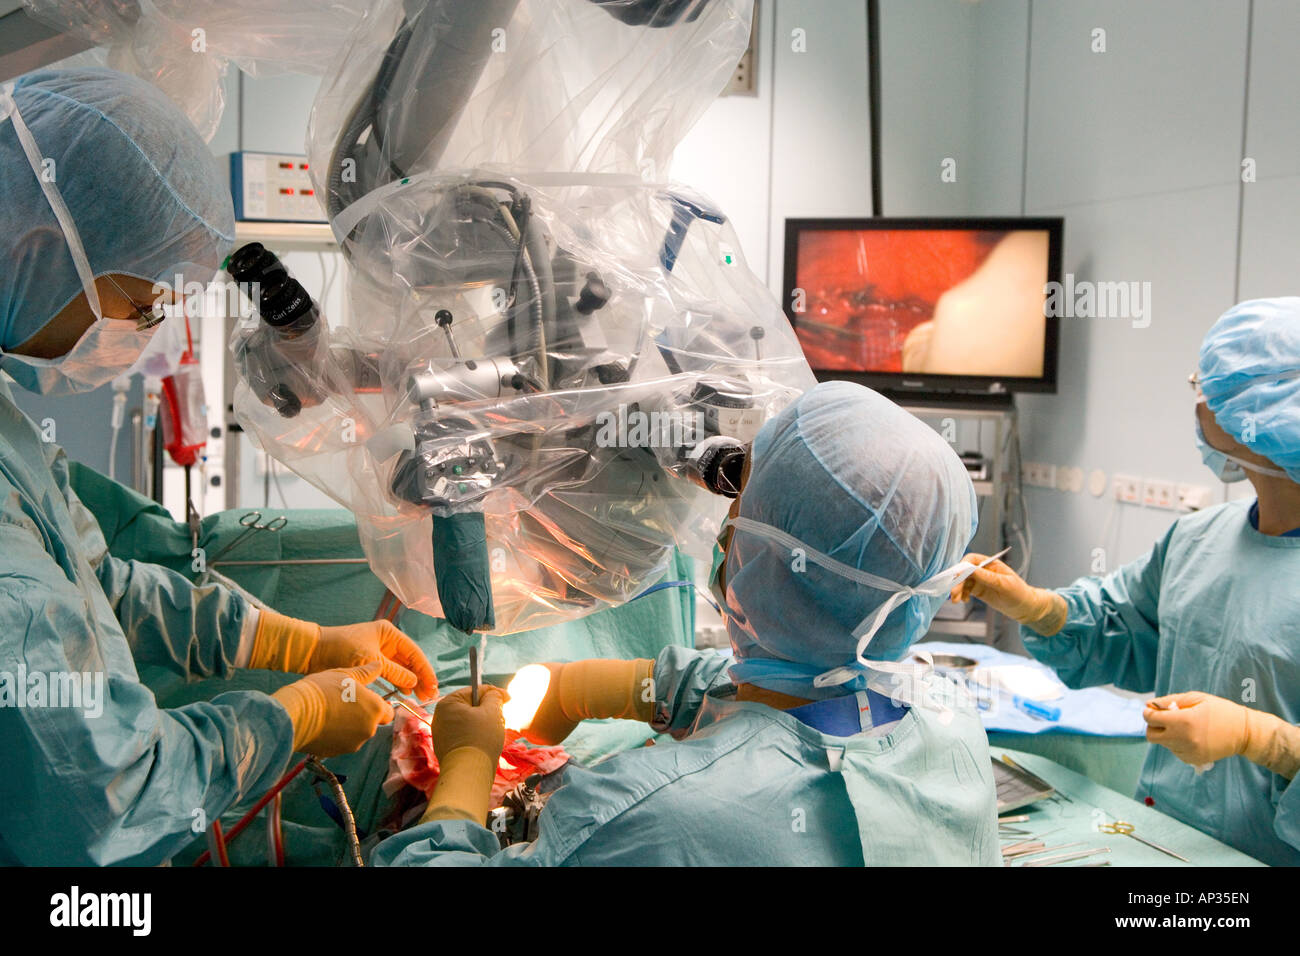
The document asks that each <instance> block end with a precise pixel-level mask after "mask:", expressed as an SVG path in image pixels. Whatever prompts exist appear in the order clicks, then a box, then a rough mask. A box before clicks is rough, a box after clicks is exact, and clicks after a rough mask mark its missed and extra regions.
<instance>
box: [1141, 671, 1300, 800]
mask: <svg viewBox="0 0 1300 956" xmlns="http://www.w3.org/2000/svg"><path fill="white" fill-rule="evenodd" d="M1171 704H1176V705H1177V707H1176V708H1171V706H1170V705H1171ZM1152 705H1154V706H1152ZM1142 716H1143V718H1144V719H1145V720H1146V722H1147V740H1149V741H1151V743H1153V744H1160V745H1161V746H1162V747H1166V748H1168V749H1169V751H1170V752H1171V753H1172V754H1173V755H1174V756H1175V757H1177V758H1178V759H1179V760H1181V761H1183V762H1184V763H1189V764H1191V765H1192V766H1196V767H1199V766H1203V765H1205V764H1211V763H1214V762H1215V761H1216V760H1222V759H1224V758H1225V757H1234V756H1238V755H1240V756H1243V757H1245V758H1246V759H1247V760H1249V761H1251V762H1252V763H1257V764H1259V765H1260V766H1262V767H1266V768H1267V769H1269V770H1271V771H1272V772H1273V773H1277V774H1281V775H1282V776H1284V777H1286V778H1287V779H1290V778H1292V777H1294V776H1295V774H1296V771H1297V769H1300V747H1298V746H1297V741H1298V740H1300V730H1298V729H1297V728H1295V727H1293V726H1292V725H1291V724H1288V723H1287V722H1286V721H1284V720H1282V719H1281V718H1280V717H1277V716H1275V715H1273V714H1267V713H1265V712H1264V711H1262V710H1255V709H1254V708H1252V707H1245V706H1243V705H1241V704H1237V703H1234V702H1233V701H1230V700H1225V699H1224V698H1222V697H1215V696H1214V695H1212V694H1205V693H1202V692H1200V691H1191V692H1188V693H1184V694H1170V695H1168V696H1166V697H1158V698H1156V699H1155V700H1154V701H1152V702H1151V704H1149V705H1148V706H1147V708H1146V710H1144V711H1143V712H1142Z"/></svg>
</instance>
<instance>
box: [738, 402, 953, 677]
mask: <svg viewBox="0 0 1300 956" xmlns="http://www.w3.org/2000/svg"><path fill="white" fill-rule="evenodd" d="M739 513H740V516H741V517H744V518H751V519H753V520H754V521H760V522H763V523H764V524H767V525H771V526H773V527H775V528H777V529H779V530H781V531H784V532H785V533H787V534H789V535H791V536H793V537H795V538H797V539H799V541H800V542H802V543H803V544H804V545H806V546H807V547H808V548H813V549H816V550H818V551H820V552H822V553H823V554H825V555H828V556H829V557H831V558H834V559H835V560H836V561H839V562H841V563H842V564H847V565H849V566H850V567H851V568H855V569H857V570H859V571H865V572H867V573H869V574H873V575H876V576H877V577H882V578H887V579H889V580H891V581H894V582H896V583H897V584H900V585H906V586H914V585H917V584H920V583H921V582H922V581H924V580H925V579H927V578H929V577H931V576H933V575H935V574H937V573H938V572H940V571H942V570H944V569H945V568H947V567H949V566H950V565H953V564H956V563H957V562H958V561H959V560H960V559H961V557H962V555H963V554H964V553H965V550H966V546H967V545H968V544H969V543H970V540H971V537H972V536H973V535H974V533H975V525H976V502H975V490H974V488H973V487H972V485H971V481H970V477H969V475H968V474H967V472H966V468H965V466H963V465H962V463H961V459H959V458H958V457H957V455H956V453H955V452H953V450H952V449H951V448H950V447H948V444H947V443H946V442H944V441H943V439H942V438H940V437H939V435H938V434H937V433H936V432H935V431H934V430H933V429H932V428H930V427H928V426H927V425H925V424H924V423H923V422H921V421H920V420H919V419H917V418H915V417H913V416H912V415H910V414H908V413H907V412H905V411H904V410H903V409H902V408H900V407H898V406H897V405H895V404H894V403H893V402H891V401H889V400H888V399H886V398H884V397H883V396H881V395H879V394H877V393H876V392H873V391H872V390H871V389H869V388H864V387H862V386H861V385H855V384H852V383H849V382H826V383H823V384H821V385H818V386H816V387H815V388H813V389H812V390H811V391H809V392H806V393H805V394H804V395H803V396H801V397H800V398H799V399H798V400H797V401H795V402H794V403H793V404H791V405H790V406H788V407H787V408H785V409H784V410H783V411H782V412H781V413H780V414H778V415H777V416H776V417H775V418H773V419H771V420H770V421H768V422H767V424H765V425H764V426H763V428H762V430H761V431H760V432H759V433H758V436H757V438H755V440H754V447H753V460H752V462H751V465H750V472H749V477H748V480H747V481H746V483H745V487H744V490H743V492H742V493H741V496H740V512H739ZM726 581H727V601H728V605H729V608H730V611H731V613H729V614H728V617H727V626H728V630H729V634H730V636H731V642H732V647H733V649H734V651H735V654H736V657H737V658H739V659H742V660H745V659H764V658H765V659H770V660H775V661H791V662H796V663H798V664H801V665H810V666H811V668H812V669H814V670H823V669H829V668H832V667H836V666H838V665H842V664H846V663H849V662H851V661H853V660H854V656H855V651H856V640H855V638H854V636H853V630H854V628H855V627H857V626H858V624H859V623H860V622H861V621H862V620H863V619H864V618H865V617H866V616H867V615H869V614H870V613H872V612H873V611H874V610H876V609H877V608H878V607H880V605H881V604H883V603H884V602H885V601H886V600H888V599H889V597H890V596H891V594H890V592H888V591H884V590H878V589H876V588H872V587H868V586H866V585H863V584H860V583H856V582H854V581H850V580H847V579H846V578H844V577H842V576H841V575H839V574H836V573H834V572H833V571H829V570H826V569H825V568H823V567H821V566H820V565H818V564H816V563H815V562H813V561H811V560H808V561H801V560H800V559H799V556H798V555H797V554H792V551H791V549H790V548H789V547H787V546H784V545H779V544H774V543H773V542H772V541H771V540H769V539H767V538H764V537H761V536H758V535H755V534H752V533H746V532H745V531H743V530H741V529H737V530H736V532H735V535H734V537H733V538H732V540H731V544H730V545H729V547H728V549H727V577H726ZM943 601H944V598H943V597H927V596H924V595H915V596H913V597H912V598H910V599H909V600H908V601H906V602H905V603H904V604H902V605H901V606H899V607H898V608H896V609H895V610H894V611H893V612H892V613H891V614H890V615H889V617H887V618H886V619H885V622H884V625H883V626H882V627H881V629H880V630H879V631H878V632H877V633H876V635H875V637H874V638H873V639H872V640H871V643H870V644H869V645H868V646H867V649H866V654H865V656H866V657H867V658H868V659H871V660H897V659H898V658H900V657H902V656H903V654H904V652H905V651H906V650H907V648H908V647H910V646H911V645H912V644H913V643H914V642H916V641H917V640H919V639H920V638H921V637H922V636H923V635H924V634H925V632H926V630H927V629H928V628H929V626H930V621H931V619H932V618H933V617H934V614H935V612H936V611H938V609H939V607H940V606H941V605H942V604H943ZM754 683H757V684H760V685H763V684H764V683H765V682H764V681H763V680H761V679H757V678H756V679H755V680H754ZM767 685H768V686H770V687H772V689H778V690H779V689H788V684H787V685H784V686H783V685H782V684H780V683H776V682H767Z"/></svg>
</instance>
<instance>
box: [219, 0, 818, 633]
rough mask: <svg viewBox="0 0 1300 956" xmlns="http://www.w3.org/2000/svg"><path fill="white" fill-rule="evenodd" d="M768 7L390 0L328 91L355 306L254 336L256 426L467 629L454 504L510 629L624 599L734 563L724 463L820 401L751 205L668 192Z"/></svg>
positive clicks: (248, 338) (381, 570)
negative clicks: (748, 236)
mask: <svg viewBox="0 0 1300 956" xmlns="http://www.w3.org/2000/svg"><path fill="white" fill-rule="evenodd" d="M412 11H414V12H412ZM751 12H752V11H751V5H750V2H749V0H671V2H668V3H645V2H632V0H619V2H617V3H600V2H593V0H484V2H482V3H476V4H465V3H455V2H451V0H434V2H431V3H428V4H409V5H406V6H403V5H402V4H399V3H396V2H387V3H380V4H377V5H376V6H375V7H374V8H373V9H372V10H371V11H370V16H369V17H368V18H367V20H366V21H365V22H364V23H363V24H362V26H361V27H360V28H359V29H358V31H357V32H356V34H355V35H354V37H353V39H352V41H351V42H350V44H349V46H348V48H347V50H346V52H345V54H344V56H343V58H342V60H341V62H340V64H339V65H338V68H337V71H336V72H334V73H333V74H332V75H331V77H330V78H328V79H327V81H326V82H325V84H324V85H323V86H322V90H321V93H320V95H319V97H318V99H317V102H316V105H315V108H314V110H313V118H312V123H311V133H310V136H309V146H310V158H311V170H312V175H313V176H314V177H315V179H316V182H317V184H318V188H319V190H320V192H321V193H322V195H324V196H325V197H326V198H327V206H328V208H329V213H330V220H331V225H332V227H333V229H334V232H335V235H336V236H337V237H338V239H339V241H340V243H341V245H342V248H343V250H344V252H345V255H346V257H347V261H348V265H349V268H350V269H351V273H352V281H351V283H350V289H351V310H350V315H349V316H348V318H347V319H346V321H342V322H340V321H334V322H333V323H332V324H331V322H330V321H329V320H327V319H325V318H316V317H315V316H314V314H306V315H304V316H302V317H301V318H298V319H293V320H291V321H290V320H285V324H281V325H275V324H274V323H273V322H268V321H266V315H267V309H266V308H265V307H263V309H262V316H261V318H259V317H258V316H257V315H256V314H254V315H253V318H252V320H251V321H248V322H244V323H242V324H241V325H240V327H239V328H238V329H237V330H236V333H235V336H234V338H233V340H232V350H233V353H234V357H235V361H236V365H237V367H238V369H239V371H240V376H241V381H240V383H239V385H238V387H237V390H236V395H235V409H236V414H237V415H238V417H239V419H240V421H241V422H242V423H243V424H244V426H245V428H246V429H247V430H248V431H249V432H250V433H251V435H252V436H253V437H254V440H255V442H257V443H258V444H259V445H260V446H261V447H262V448H264V449H265V450H266V451H267V452H268V453H269V454H271V455H272V456H274V457H275V458H277V459H278V460H280V461H282V462H284V463H285V464H286V465H288V467H290V468H291V469H292V470H293V471H295V472H296V473H297V474H299V475H301V476H303V477H304V478H306V479H307V480H309V481H311V482H312V483H313V484H314V485H316V486H317V487H319V488H321V489H322V490H323V491H325V492H326V493H327V494H330V495H331V496H333V497H334V498H335V499H336V500H338V501H339V502H340V503H342V504H343V505H345V506H346V507H348V508H350V509H351V510H352V511H353V512H355V513H356V515H357V524H358V530H359V533H360V536H361V540H362V543H363V545H364V547H365V550H366V554H367V556H368V557H369V559H370V560H371V563H372V565H373V567H374V569H375V572H376V573H377V574H378V575H379V576H380V577H381V578H382V579H383V580H384V581H385V582H386V583H387V584H388V585H389V586H390V587H391V588H392V589H393V591H394V593H395V594H396V595H397V596H398V597H399V598H400V599H401V600H402V601H403V602H404V603H406V604H407V605H408V606H411V607H413V608H416V609H417V610H421V611H424V612H426V613H429V614H433V615H435V616H452V617H454V615H446V614H444V613H443V610H444V609H443V606H442V604H441V602H440V600H439V597H438V591H437V587H436V582H437V574H436V572H437V568H436V566H435V559H434V555H435V553H436V552H435V547H436V546H435V544H434V543H433V539H434V537H435V535H436V532H435V530H434V527H433V522H432V517H433V516H438V517H440V518H446V517H455V516H463V515H481V516H482V520H483V522H484V524H485V527H486V536H487V555H488V563H489V565H490V570H491V591H492V599H493V605H494V609H495V614H494V618H495V624H494V626H493V627H492V628H491V630H492V631H493V632H494V633H513V632H517V631H521V630H527V629H532V628H536V627H541V626H544V625H550V624H556V623H560V622H562V621H565V620H570V619H572V618H575V617H577V616H579V615H582V614H586V613H589V612H591V611H594V610H597V609H599V608H602V607H606V606H610V605H615V604H619V603H622V602H624V601H626V600H628V599H629V598H631V597H633V596H635V595H636V594H637V593H639V592H640V591H641V590H643V589H644V587H645V586H647V585H648V584H650V583H652V582H653V581H654V580H656V579H657V578H658V577H659V576H660V575H661V574H662V572H663V571H664V569H665V568H666V567H667V564H668V561H669V558H670V555H671V549H672V548H673V546H674V545H676V546H679V547H681V548H682V549H683V550H685V551H686V552H687V553H689V554H693V555H696V556H699V557H702V558H703V557H707V556H708V554H709V551H710V548H711V545H712V542H713V539H714V536H715V535H716V533H717V530H718V521H719V520H720V518H721V516H722V515H723V514H724V513H725V511H726V508H727V503H728V502H727V499H726V498H723V497H721V496H719V495H717V494H714V493H712V492H710V491H708V490H705V487H704V485H705V484H708V482H699V483H697V481H698V479H699V476H700V473H701V471H702V470H704V471H707V470H708V468H707V467H706V463H708V462H716V460H717V459H716V458H711V457H710V456H712V455H714V453H715V452H717V451H718V449H721V448H733V449H734V448H738V447H743V445H744V444H745V443H746V442H748V441H750V440H752V438H753V436H754V434H755V433H756V432H757V430H758V428H759V427H760V426H761V425H762V423H763V422H764V421H766V420H767V419H768V418H770V417H771V416H772V415H774V414H775V413H776V412H777V411H778V410H779V409H781V408H782V407H784V406H785V405H787V404H788V403H789V402H790V401H792V400H793V399H794V398H795V397H796V396H797V395H798V394H799V393H801V392H802V391H803V390H805V389H806V388H808V387H810V386H811V385H812V384H813V377H812V374H811V372H810V371H809V369H808V366H807V363H806V362H805V360H804V359H803V356H802V353H801V351H800V349H799V346H798V343H797V341H796V339H795V337H794V334H793V332H792V330H791V329H790V326H789V323H788V322H787V321H786V320H785V318H784V316H783V315H782V313H781V310H780V308H779V306H778V304H777V302H776V300H775V299H774V298H773V296H772V294H771V293H770V291H768V289H767V288H766V287H765V286H764V285H763V283H762V282H761V281H760V280H759V279H758V277H756V276H755V275H754V274H753V273H752V272H750V270H749V269H748V267H747V266H746V265H745V263H744V259H743V257H742V256H741V254H740V249H739V243H738V241H737V239H736V236H735V233H734V231H733V230H732V228H731V225H730V223H729V222H728V221H727V219H726V216H725V215H724V214H723V212H722V211H721V210H719V209H717V208H715V207H714V206H713V205H712V203H711V202H710V201H709V200H708V199H707V198H706V197H703V196H700V195H698V194H696V193H694V192H692V191H691V190H690V189H689V188H687V187H685V186H682V185H679V184H675V183H672V182H671V181H669V180H668V179H667V172H668V163H669V159H670V157H671V153H672V149H673V147H674V146H675V144H676V142H677V141H678V140H679V139H680V137H681V136H682V135H684V133H685V132H686V131H687V129H688V128H689V127H690V125H691V124H692V123H693V122H694V121H695V120H696V119H697V118H698V117H699V115H700V114H701V113H702V112H703V110H704V109H705V108H706V107H707V105H708V103H709V102H710V101H712V99H713V98H714V97H715V96H716V95H717V94H718V92H719V91H720V90H721V89H722V87H723V86H724V84H725V82H726V79H727V77H728V76H729V75H730V73H731V71H732V69H733V68H734V66H735V63H736V60H737V59H738V58H739V56H740V55H741V53H742V52H743V50H744V49H745V45H746V42H747V39H748V36H749V18H750V15H751ZM408 17H409V19H408ZM231 268H232V270H234V268H235V267H234V266H233V265H232V267H231ZM275 321H279V319H276V320H275ZM692 479H694V480H692ZM721 483H722V484H725V482H721ZM716 486H717V485H716V484H715V485H711V487H716Z"/></svg>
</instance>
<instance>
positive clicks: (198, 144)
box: [0, 69, 234, 349]
mask: <svg viewBox="0 0 1300 956" xmlns="http://www.w3.org/2000/svg"><path fill="white" fill-rule="evenodd" d="M12 97H13V103H14V104H15V105H16V107H17V110H18V114H19V116H20V117H21V119H22V121H23V122H25V123H26V125H27V128H28V129H29V130H30V131H31V134H32V139H33V140H35V144H36V148H37V151H38V152H39V154H40V157H41V160H42V168H43V171H44V173H45V174H46V175H48V176H51V177H53V180H52V181H53V183H54V185H55V187H56V188H57V190H58V192H59V194H60V195H61V196H62V198H63V201H64V203H65V204H66V205H67V207H68V210H69V212H70V213H71V217H72V220H73V222H74V223H75V225H76V231H77V233H78V234H79V235H80V237H81V242H82V245H83V246H84V248H85V251H86V258H87V259H88V260H89V264H90V270H91V272H92V273H93V274H94V275H95V276H96V277H99V276H102V275H105V274H107V273H123V274H126V275H132V276H136V277H139V278H141V279H146V280H149V281H154V280H164V281H167V282H175V279H174V274H175V272H176V270H177V269H178V268H181V267H183V268H184V273H183V278H184V281H185V282H186V283H189V282H194V281H197V282H200V283H206V282H207V281H208V280H209V279H211V278H212V275H213V274H214V273H215V272H216V269H217V267H218V266H219V265H220V263H221V260H222V258H223V257H224V256H225V254H226V252H227V251H228V250H229V248H230V245H231V243H232V242H233V241H234V213H233V210H232V207H231V201H230V193H229V190H228V189H227V187H226V186H225V184H224V182H223V177H222V176H221V173H220V171H219V169H218V167H217V163H216V159H215V158H214V157H213V155H212V153H211V151H210V150H209V149H208V147H207V145H206V144H205V143H204V142H203V140H202V139H200V138H199V135H198V133H197V132H196V131H195V130H194V128H193V126H191V124H190V122H189V120H187V119H186V118H185V116H184V114H182V113H181V112H180V111H179V110H178V109H177V108H176V107H175V106H174V105H173V104H172V103H171V101H170V100H168V99H167V97H166V96H164V95H163V94H162V93H161V92H159V91H158V90H157V89H155V88H154V87H153V86H151V85H150V84H148V83H146V82H144V81H143V80H139V79H136V78H135V77H131V76H127V75H126V74H123V73H118V72H116V71H114V70H103V69H78V70H40V71H37V72H35V73H29V74H27V75H25V76H22V77H20V78H19V79H18V80H16V81H15V82H14V84H13V90H12ZM7 114H8V110H7V108H6V107H4V106H0V349H10V348H13V347H14V346H16V345H19V344H21V343H22V342H25V341H26V340H27V339H29V338H31V337H32V336H33V335H35V334H36V333H37V332H39V331H40V330H41V329H42V328H43V327H44V326H45V325H46V324H47V323H49V321H50V320H51V319H52V318H54V316H56V315H57V314H58V313H59V311H60V310H61V309H62V308H63V307H64V306H66V305H67V304H68V303H69V302H70V301H71V300H72V299H74V298H76V296H77V295H79V294H80V293H81V292H82V289H83V286H82V282H81V279H80V278H79V277H78V274H77V270H76V267H75V265H74V262H73V258H72V255H71V253H70V252H69V250H68V244H67V241H66V238H65V236H64V233H63V230H62V228H61V227H60V225H59V222H58V220H57V219H56V218H55V215H54V211H53V209H52V208H51V206H50V201H49V199H48V198H47V197H46V194H45V192H44V191H43V190H42V188H41V183H40V181H39V180H38V179H37V176H36V173H35V172H34V171H33V169H32V165H31V163H30V162H29V160H28V157H27V154H26V153H25V152H24V150H23V147H22V144H21V142H20V140H19V137H18V134H17V131H16V129H15V126H14V123H13V121H12V118H11V117H9V116H8V115H7Z"/></svg>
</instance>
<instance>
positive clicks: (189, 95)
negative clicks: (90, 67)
mask: <svg viewBox="0 0 1300 956" xmlns="http://www.w3.org/2000/svg"><path fill="white" fill-rule="evenodd" d="M23 4H24V6H26V7H27V10H28V11H29V12H30V13H31V15H32V16H34V17H36V18H37V19H38V20H41V21H43V22H44V23H47V24H49V25H50V26H51V27H53V28H55V29H57V30H60V31H62V32H65V33H70V34H72V35H73V36H76V37H79V38H81V39H83V40H85V41H87V42H88V43H92V44H94V45H95V47H96V48H97V49H96V50H94V51H93V56H92V58H93V59H94V61H95V62H96V63H97V64H98V65H101V66H109V67H112V68H113V69H115V70H120V71H122V72H123V73H130V74H132V75H134V76H138V77H140V78H141V79H144V80H148V81H149V82H151V83H153V84H154V85H155V86H157V87H159V88H160V89H161V90H162V91H163V92H164V93H166V94H167V95H168V96H169V97H171V99H172V100H173V102H175V103H176V104H177V105H178V106H180V108H181V109H182V110H184V112H185V113H186V115H187V116H189V118H190V120H191V121H192V122H193V123H194V125H195V128H197V129H198V131H199V133H200V134H201V135H202V136H203V138H204V139H205V140H211V139H212V136H213V134H214V133H216V130H217V126H218V125H219V123H220V122H221V114H222V111H223V109H224V107H225V98H224V95H223V93H222V78H223V77H224V76H225V74H226V71H227V69H228V66H229V64H230V63H234V64H235V65H236V66H238V67H239V68H240V69H242V70H243V71H244V72H246V73H248V74H250V75H253V76H259V75H269V74H274V73H280V72H284V71H292V72H296V73H308V74H313V75H319V74H320V73H322V72H324V71H325V70H326V69H328V68H329V66H330V64H331V63H332V62H334V60H335V58H336V57H337V55H338V52H339V50H340V49H342V47H343V45H344V43H345V42H346V41H347V39H348V37H349V36H350V35H351V33H352V31H353V30H354V29H355V28H356V27H357V26H358V24H360V23H361V22H362V21H363V20H364V19H365V15H366V11H367V9H368V7H369V5H368V4H366V3H364V2H363V0H221V2H216V0H23Z"/></svg>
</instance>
